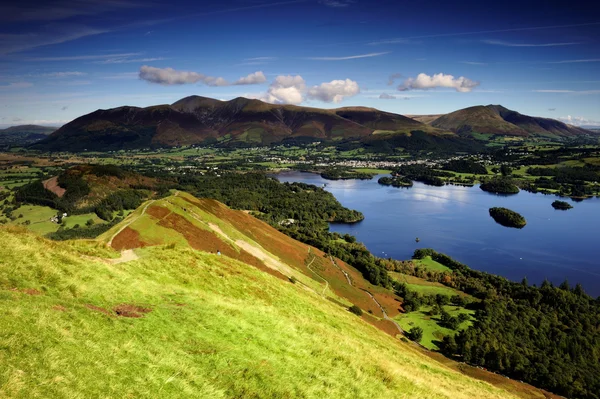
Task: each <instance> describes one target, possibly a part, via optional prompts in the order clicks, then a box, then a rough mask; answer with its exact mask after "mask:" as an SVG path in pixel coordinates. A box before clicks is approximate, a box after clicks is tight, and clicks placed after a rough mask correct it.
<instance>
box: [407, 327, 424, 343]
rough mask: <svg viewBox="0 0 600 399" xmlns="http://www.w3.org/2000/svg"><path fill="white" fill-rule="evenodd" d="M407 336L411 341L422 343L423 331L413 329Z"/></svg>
mask: <svg viewBox="0 0 600 399" xmlns="http://www.w3.org/2000/svg"><path fill="white" fill-rule="evenodd" d="M406 336H407V337H408V339H410V340H411V341H415V342H421V340H422V339H423V329H422V328H421V327H413V328H411V329H410V331H408V332H407V333H406Z"/></svg>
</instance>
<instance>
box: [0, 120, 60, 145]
mask: <svg viewBox="0 0 600 399" xmlns="http://www.w3.org/2000/svg"><path fill="white" fill-rule="evenodd" d="M56 129H57V128H55V127H50V126H39V125H18V126H11V127H8V128H6V129H0V147H4V146H13V145H28V144H32V143H35V142H37V141H40V140H42V139H44V138H46V136H48V135H49V134H50V133H52V132H54V131H55V130H56Z"/></svg>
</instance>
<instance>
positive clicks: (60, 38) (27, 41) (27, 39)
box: [0, 24, 110, 55]
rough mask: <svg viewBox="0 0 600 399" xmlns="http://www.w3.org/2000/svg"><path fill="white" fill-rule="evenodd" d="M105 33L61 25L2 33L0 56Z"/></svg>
mask: <svg viewBox="0 0 600 399" xmlns="http://www.w3.org/2000/svg"><path fill="white" fill-rule="evenodd" d="M107 32H110V30H109V29H97V28H90V27H85V26H83V27H82V26H74V25H71V24H61V25H60V26H58V27H49V28H45V29H42V30H40V31H38V32H30V33H2V34H0V55H6V54H12V53H17V52H22V51H25V50H31V49H34V48H37V47H42V46H48V45H51V44H60V43H65V42H70V41H73V40H77V39H81V38H83V37H87V36H94V35H99V34H101V33H107Z"/></svg>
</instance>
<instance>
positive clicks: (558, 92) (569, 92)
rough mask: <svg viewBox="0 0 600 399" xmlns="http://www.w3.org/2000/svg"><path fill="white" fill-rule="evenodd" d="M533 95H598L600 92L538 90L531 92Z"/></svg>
mask: <svg viewBox="0 0 600 399" xmlns="http://www.w3.org/2000/svg"><path fill="white" fill-rule="evenodd" d="M532 92H534V93H557V94H582V95H588V94H600V90H563V89H540V90H532Z"/></svg>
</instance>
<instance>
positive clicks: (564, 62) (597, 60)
mask: <svg viewBox="0 0 600 399" xmlns="http://www.w3.org/2000/svg"><path fill="white" fill-rule="evenodd" d="M580 62H600V58H587V59H581V60H562V61H550V62H548V64H576V63H580Z"/></svg>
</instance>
